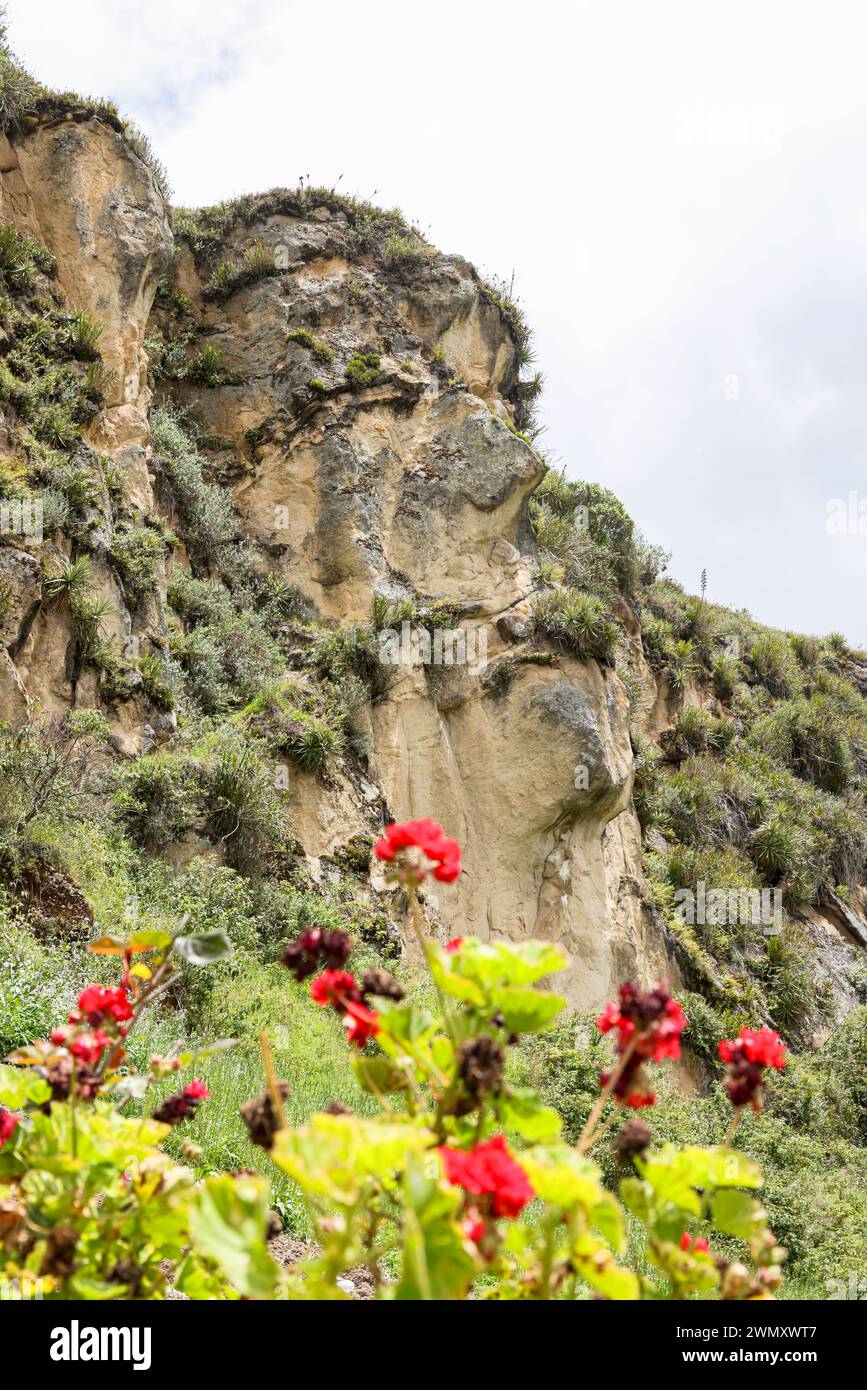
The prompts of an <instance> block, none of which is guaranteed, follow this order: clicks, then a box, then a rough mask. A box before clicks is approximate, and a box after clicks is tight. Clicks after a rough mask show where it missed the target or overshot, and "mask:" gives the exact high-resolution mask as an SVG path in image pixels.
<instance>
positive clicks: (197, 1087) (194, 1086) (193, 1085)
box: [184, 1077, 211, 1100]
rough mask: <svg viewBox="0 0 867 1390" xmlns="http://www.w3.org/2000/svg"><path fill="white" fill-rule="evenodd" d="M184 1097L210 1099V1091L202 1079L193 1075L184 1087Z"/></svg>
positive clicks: (187, 1098) (188, 1098)
mask: <svg viewBox="0 0 867 1390" xmlns="http://www.w3.org/2000/svg"><path fill="white" fill-rule="evenodd" d="M184 1098H185V1099H186V1100H210V1099H211V1093H210V1091H209V1090H208V1088H207V1086H206V1085H205V1083H204V1081H199V1080H198V1078H197V1077H194V1078H193V1080H192V1081H189V1082H188V1083H187V1085H186V1086H185V1087H184Z"/></svg>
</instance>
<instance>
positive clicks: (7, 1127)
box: [0, 1105, 18, 1149]
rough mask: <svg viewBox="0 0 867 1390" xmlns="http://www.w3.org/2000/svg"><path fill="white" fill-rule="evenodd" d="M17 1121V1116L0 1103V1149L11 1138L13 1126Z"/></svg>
mask: <svg viewBox="0 0 867 1390" xmlns="http://www.w3.org/2000/svg"><path fill="white" fill-rule="evenodd" d="M17 1123H18V1116H17V1115H13V1114H12V1111H11V1110H7V1109H6V1108H5V1106H3V1105H0V1149H2V1148H3V1145H4V1144H6V1143H8V1141H9V1140H10V1139H11V1138H12V1135H13V1132H14V1130H15V1126H16V1125H17Z"/></svg>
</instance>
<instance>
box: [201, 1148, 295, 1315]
mask: <svg viewBox="0 0 867 1390" xmlns="http://www.w3.org/2000/svg"><path fill="white" fill-rule="evenodd" d="M268 1197H269V1186H268V1183H267V1181H266V1179H265V1178H258V1177H247V1176H244V1177H241V1178H233V1177H231V1176H230V1175H229V1174H228V1173H221V1174H220V1175H219V1176H214V1177H210V1178H208V1179H207V1180H206V1181H205V1183H204V1186H203V1187H200V1188H197V1189H196V1193H195V1196H194V1199H193V1202H192V1204H191V1207H190V1235H191V1236H192V1239H193V1243H194V1245H195V1246H196V1248H197V1250H198V1251H199V1252H200V1253H202V1254H204V1255H208V1256H209V1257H210V1258H211V1259H212V1260H215V1261H216V1263H217V1264H218V1265H219V1266H220V1268H221V1269H222V1271H223V1273H224V1274H225V1276H226V1278H227V1279H228V1280H229V1282H230V1283H231V1284H233V1285H234V1287H235V1288H236V1289H237V1290H238V1292H239V1293H242V1294H244V1295H246V1297H247V1298H270V1297H273V1292H274V1285H275V1282H276V1279H277V1272H278V1271H277V1265H276V1263H275V1261H274V1260H272V1258H271V1256H270V1255H269V1254H268V1247H267V1245H266V1243H265V1231H266V1227H267V1219H268Z"/></svg>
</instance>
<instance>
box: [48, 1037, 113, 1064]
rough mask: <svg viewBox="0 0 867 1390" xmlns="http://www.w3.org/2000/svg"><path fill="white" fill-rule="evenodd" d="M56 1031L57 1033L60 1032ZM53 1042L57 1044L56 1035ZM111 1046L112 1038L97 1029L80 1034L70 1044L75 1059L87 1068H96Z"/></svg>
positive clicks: (52, 1038)
mask: <svg viewBox="0 0 867 1390" xmlns="http://www.w3.org/2000/svg"><path fill="white" fill-rule="evenodd" d="M59 1031H60V1030H59V1029H55V1033H57V1032H59ZM51 1040H52V1042H56V1041H57V1039H56V1038H55V1035H54V1033H52V1035H51ZM110 1044H111V1038H110V1037H109V1036H108V1034H107V1033H104V1032H103V1031H102V1029H101V1028H97V1029H96V1030H95V1031H94V1032H93V1033H79V1034H78V1036H77V1037H75V1038H73V1040H72V1042H71V1043H68V1044H67V1045H68V1047H69V1051H70V1052H71V1053H72V1055H73V1057H77V1058H78V1060H79V1062H83V1063H84V1065H85V1066H86V1067H95V1066H96V1064H97V1062H98V1061H99V1059H100V1057H101V1056H102V1054H103V1052H104V1051H105V1049H106V1048H107V1047H109V1046H110Z"/></svg>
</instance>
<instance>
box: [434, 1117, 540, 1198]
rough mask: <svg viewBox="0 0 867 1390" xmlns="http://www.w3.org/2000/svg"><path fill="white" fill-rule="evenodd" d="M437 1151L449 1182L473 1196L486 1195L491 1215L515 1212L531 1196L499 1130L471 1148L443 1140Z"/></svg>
mask: <svg viewBox="0 0 867 1390" xmlns="http://www.w3.org/2000/svg"><path fill="white" fill-rule="evenodd" d="M439 1152H440V1154H441V1155H442V1160H443V1164H444V1166H445V1170H446V1177H447V1178H448V1180H449V1182H450V1183H453V1184H454V1185H455V1186H456V1187H463V1188H464V1189H465V1191H467V1192H472V1193H474V1194H475V1196H477V1197H484V1196H488V1197H490V1199H491V1210H492V1211H493V1213H494V1215H495V1216H517V1215H518V1212H519V1211H521V1209H522V1208H523V1207H525V1206H526V1204H527V1203H528V1202H529V1201H530V1199H531V1197H532V1196H533V1189H532V1187H531V1186H530V1182H529V1179H528V1178H527V1174H526V1173H525V1172H524V1170H523V1168H521V1167H520V1166H519V1165H518V1164H517V1163H516V1162H515V1160H514V1159H513V1158H512V1156H511V1154H510V1153H509V1150H508V1148H507V1147H506V1141H505V1139H504V1137H503V1135H502V1134H495V1135H494V1137H493V1139H486V1140H485V1142H484V1143H483V1144H477V1145H476V1146H475V1148H473V1149H453V1148H451V1147H450V1146H449V1145H447V1144H444V1145H443V1146H442V1147H441V1148H440V1150H439Z"/></svg>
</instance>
